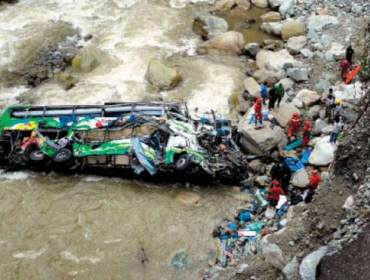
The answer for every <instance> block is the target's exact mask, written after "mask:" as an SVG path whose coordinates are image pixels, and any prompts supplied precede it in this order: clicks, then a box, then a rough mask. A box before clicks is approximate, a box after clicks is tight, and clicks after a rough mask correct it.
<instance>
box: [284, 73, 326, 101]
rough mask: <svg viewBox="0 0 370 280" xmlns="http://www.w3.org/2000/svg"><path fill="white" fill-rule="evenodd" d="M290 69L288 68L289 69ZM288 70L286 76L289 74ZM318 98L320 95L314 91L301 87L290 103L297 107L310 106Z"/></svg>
mask: <svg viewBox="0 0 370 280" xmlns="http://www.w3.org/2000/svg"><path fill="white" fill-rule="evenodd" d="M289 70H290V69H289ZM289 70H288V76H289ZM319 100H320V95H318V94H317V93H316V92H315V91H312V90H308V89H302V90H301V91H299V92H298V94H297V96H296V97H295V98H294V99H293V101H292V104H293V105H295V106H296V107H298V108H303V107H310V106H312V105H313V104H315V103H316V102H317V101H319Z"/></svg>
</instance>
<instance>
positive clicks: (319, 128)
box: [313, 119, 329, 135]
mask: <svg viewBox="0 0 370 280" xmlns="http://www.w3.org/2000/svg"><path fill="white" fill-rule="evenodd" d="M328 126H329V124H328V123H327V122H326V121H324V120H322V119H317V120H316V122H315V127H314V129H313V135H321V133H323V129H324V128H326V127H328Z"/></svg>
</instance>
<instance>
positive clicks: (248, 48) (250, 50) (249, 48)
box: [244, 43, 261, 57]
mask: <svg viewBox="0 0 370 280" xmlns="http://www.w3.org/2000/svg"><path fill="white" fill-rule="evenodd" d="M244 49H245V52H246V54H247V55H249V56H251V57H256V55H257V54H258V53H259V51H260V50H261V46H260V44H257V43H249V44H246V45H245V47H244Z"/></svg>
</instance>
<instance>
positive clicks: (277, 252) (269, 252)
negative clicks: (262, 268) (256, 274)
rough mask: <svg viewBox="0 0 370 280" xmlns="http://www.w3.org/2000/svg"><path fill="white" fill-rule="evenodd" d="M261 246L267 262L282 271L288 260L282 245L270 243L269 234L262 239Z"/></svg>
mask: <svg viewBox="0 0 370 280" xmlns="http://www.w3.org/2000/svg"><path fill="white" fill-rule="evenodd" d="M261 247H262V254H263V256H264V257H265V260H266V262H268V263H269V264H271V265H272V266H273V267H275V268H277V269H279V270H280V271H282V270H283V269H284V267H285V265H286V261H285V258H284V254H283V251H282V250H281V249H280V247H279V246H278V245H276V244H273V243H270V242H269V241H268V235H267V236H265V237H264V238H263V239H262V242H261Z"/></svg>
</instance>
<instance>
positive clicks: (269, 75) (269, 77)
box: [253, 69, 278, 86]
mask: <svg viewBox="0 0 370 280" xmlns="http://www.w3.org/2000/svg"><path fill="white" fill-rule="evenodd" d="M253 78H254V79H255V80H256V81H257V82H258V83H260V84H262V83H264V82H267V83H268V85H269V86H272V85H274V84H276V83H277V81H278V78H277V73H276V72H274V71H272V70H267V69H260V70H257V71H256V72H254V73H253Z"/></svg>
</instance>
